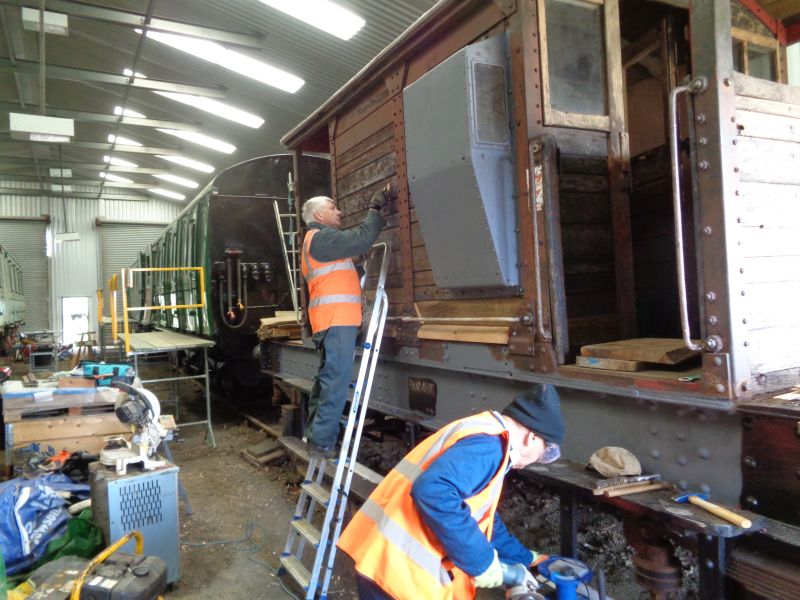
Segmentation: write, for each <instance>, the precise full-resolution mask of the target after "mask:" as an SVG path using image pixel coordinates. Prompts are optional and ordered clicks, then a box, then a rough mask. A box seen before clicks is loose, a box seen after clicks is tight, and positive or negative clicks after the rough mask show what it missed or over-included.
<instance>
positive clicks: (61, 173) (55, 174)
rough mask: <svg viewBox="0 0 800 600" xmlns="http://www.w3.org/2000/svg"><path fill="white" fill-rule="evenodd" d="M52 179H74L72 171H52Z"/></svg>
mask: <svg viewBox="0 0 800 600" xmlns="http://www.w3.org/2000/svg"><path fill="white" fill-rule="evenodd" d="M50 177H72V169H50Z"/></svg>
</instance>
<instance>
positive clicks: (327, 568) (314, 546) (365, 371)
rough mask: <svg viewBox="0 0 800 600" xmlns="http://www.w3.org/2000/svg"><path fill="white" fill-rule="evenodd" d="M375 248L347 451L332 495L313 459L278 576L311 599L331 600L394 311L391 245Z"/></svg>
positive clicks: (320, 461) (347, 430)
mask: <svg viewBox="0 0 800 600" xmlns="http://www.w3.org/2000/svg"><path fill="white" fill-rule="evenodd" d="M376 250H382V251H383V255H382V260H381V266H380V273H379V276H378V284H377V288H376V290H375V300H374V303H373V307H372V311H371V314H370V316H369V325H368V327H367V334H366V337H365V340H364V342H363V343H362V344H361V345H360V347H361V349H362V354H361V361H360V364H359V368H358V377H357V379H356V382H355V384H354V390H353V398H352V400H351V402H350V409H349V411H348V416H347V425H346V427H345V430H344V439H343V440H342V448H341V450H340V453H339V458H338V459H336V471H335V473H334V476H333V482H332V484H331V487H330V491H328V490H327V489H326V488H325V481H324V478H325V468H326V466H327V463H328V460H329V459H325V458H316V457H313V456H312V457H310V458H309V462H308V469H307V471H306V475H305V477H304V480H303V483H302V484H301V485H300V488H301V491H300V497H299V498H298V500H297V507H296V508H295V511H294V515H293V516H292V522H291V527H290V530H289V536H288V538H287V540H286V546H285V547H284V550H283V553H282V554H281V558H280V562H281V568H280V570H279V573H280V572H286V573H288V574H289V575H291V576H292V578H293V579H294V580H295V581H296V582H297V583H298V584H299V585H300V586H301V587H302V588H303V590H304V593H305V598H306V600H313V599H314V598H316V597H317V593H319V596H318V597H319V598H320V600H323V599H326V598H327V597H328V587H329V585H330V581H331V575H332V574H333V564H334V560H335V558H336V543H337V542H338V540H339V534H340V533H341V530H342V521H343V519H344V512H345V508H346V506H347V500H348V496H349V493H350V484H351V482H352V479H353V470H354V468H355V465H356V458H357V456H358V447H359V443H360V441H361V431H362V429H363V424H364V418H365V416H366V413H367V405H368V404H369V396H370V391H371V389H372V380H373V376H374V374H375V368H376V367H377V365H378V355H379V354H380V347H381V339H382V337H383V327H384V325H385V323H386V316H387V313H388V311H389V300H388V298H387V296H386V291H385V290H384V285H385V283H386V272H387V270H388V265H389V250H390V249H389V245H388V244H386V243H385V242H381V243H379V244H375V245H374V246H373V247H372V251H371V252H374V251H376ZM366 280H367V273H366V272H365V274H364V276H363V277H362V279H361V287H362V289H363V288H364V287H365V284H366ZM317 508H321V509H323V510H324V511H325V514H324V517H323V520H322V527H321V528H320V529H317V528H316V526H315V525H314V524H313V520H314V515H315V514H316V512H317ZM306 544H308V545H309V548H306ZM306 549H308V550H309V551H310V552H309V554H311V555H312V556H313V565H312V567H311V569H310V570H309V569H308V568H307V567H306V566H305V565H304V564H303V560H302V559H303V553H304V550H306Z"/></svg>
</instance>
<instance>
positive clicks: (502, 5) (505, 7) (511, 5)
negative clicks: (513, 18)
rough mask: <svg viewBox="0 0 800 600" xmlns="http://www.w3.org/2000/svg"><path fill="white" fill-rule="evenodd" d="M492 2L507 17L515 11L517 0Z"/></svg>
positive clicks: (496, 0) (495, 0)
mask: <svg viewBox="0 0 800 600" xmlns="http://www.w3.org/2000/svg"><path fill="white" fill-rule="evenodd" d="M494 3H495V4H496V5H497V8H499V9H500V10H501V11H502V13H503V14H504V15H505V16H507V17H508V16H510V15H512V14H514V13H515V12H517V0H494Z"/></svg>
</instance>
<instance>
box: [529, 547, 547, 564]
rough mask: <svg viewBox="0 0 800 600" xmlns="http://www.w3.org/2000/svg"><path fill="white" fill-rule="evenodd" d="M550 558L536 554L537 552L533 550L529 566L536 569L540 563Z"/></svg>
mask: <svg viewBox="0 0 800 600" xmlns="http://www.w3.org/2000/svg"><path fill="white" fill-rule="evenodd" d="M548 558H550V557H549V556H547V554H539V553H538V552H536V550H531V562H530V564H529V565H528V566H529V567H535V566H536V565H538V564H539V563H543V562H544V561H546V560H547V559H548Z"/></svg>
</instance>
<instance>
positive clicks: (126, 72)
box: [122, 32, 147, 79]
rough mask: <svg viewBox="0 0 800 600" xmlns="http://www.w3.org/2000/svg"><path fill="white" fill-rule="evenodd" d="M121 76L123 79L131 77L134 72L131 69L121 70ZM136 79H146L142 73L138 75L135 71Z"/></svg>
mask: <svg viewBox="0 0 800 600" xmlns="http://www.w3.org/2000/svg"><path fill="white" fill-rule="evenodd" d="M139 33H141V32H139ZM122 74H123V75H125V77H130V76H131V75H133V74H134V72H133V69H122ZM136 77H140V78H141V79H147V75H144V74H143V73H139V72H138V71H136Z"/></svg>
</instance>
